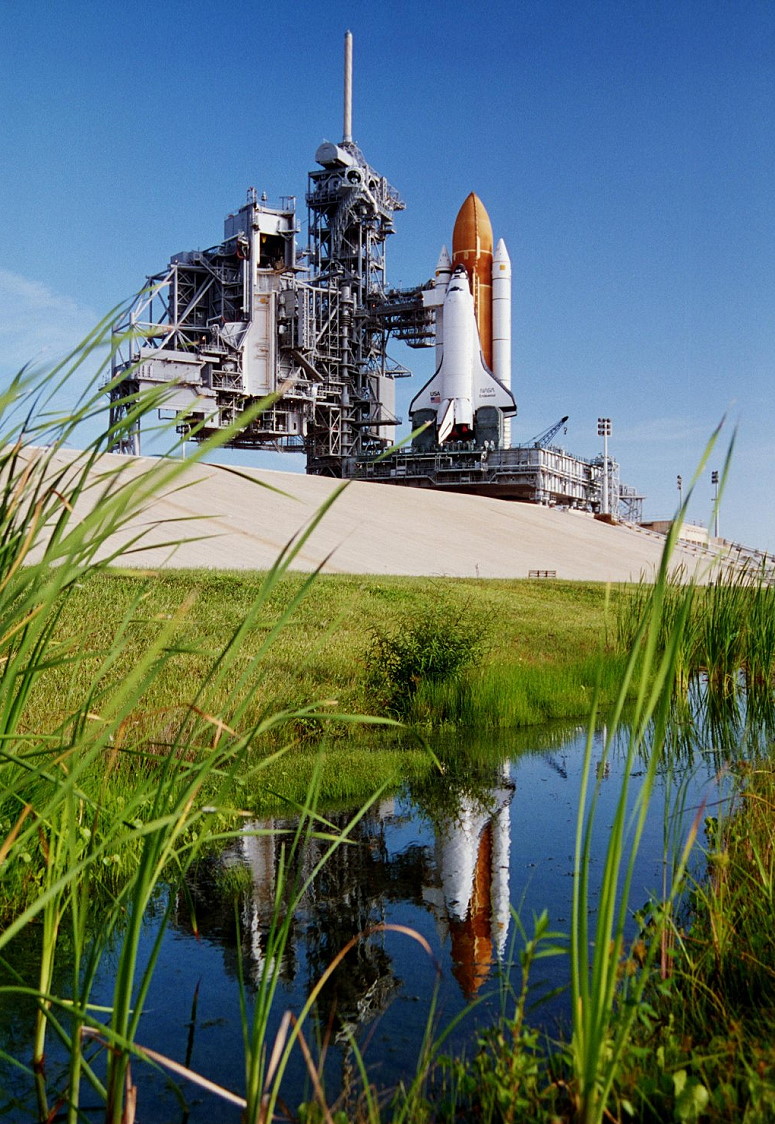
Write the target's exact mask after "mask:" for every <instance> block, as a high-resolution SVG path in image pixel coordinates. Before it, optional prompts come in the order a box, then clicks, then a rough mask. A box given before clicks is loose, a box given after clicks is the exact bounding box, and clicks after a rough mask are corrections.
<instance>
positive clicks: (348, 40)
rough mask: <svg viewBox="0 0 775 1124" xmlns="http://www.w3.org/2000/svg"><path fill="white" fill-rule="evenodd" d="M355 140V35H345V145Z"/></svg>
mask: <svg viewBox="0 0 775 1124" xmlns="http://www.w3.org/2000/svg"><path fill="white" fill-rule="evenodd" d="M352 139H353V33H352V32H351V31H345V33H344V135H343V136H342V143H343V144H351V143H352Z"/></svg>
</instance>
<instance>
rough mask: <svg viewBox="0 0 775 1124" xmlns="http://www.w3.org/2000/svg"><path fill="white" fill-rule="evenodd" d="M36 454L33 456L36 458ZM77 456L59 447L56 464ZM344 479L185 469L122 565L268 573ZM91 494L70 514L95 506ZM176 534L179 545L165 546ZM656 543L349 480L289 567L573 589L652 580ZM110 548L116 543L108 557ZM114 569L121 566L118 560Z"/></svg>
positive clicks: (696, 565) (126, 536) (150, 513)
mask: <svg viewBox="0 0 775 1124" xmlns="http://www.w3.org/2000/svg"><path fill="white" fill-rule="evenodd" d="M31 452H34V450H33V451H31ZM74 455H75V454H74V453H72V452H71V451H68V450H63V451H61V452H59V453H57V455H56V463H57V464H59V463H60V461H61V462H65V461H66V460H67V459H68V458H71V457H73V456H74ZM154 463H158V462H154V458H150V457H122V456H117V455H115V454H109V453H106V454H105V455H104V456H103V457H101V458H100V460H99V462H98V466H97V469H95V472H110V473H115V472H117V471H120V472H121V473H122V474H126V478H127V479H128V480H131V479H132V478H133V477H135V476H137V475H139V474H140V473H141V472H145V471H148V469H149V468H151V469H152V468H153V465H154ZM340 485H341V481H336V480H331V479H327V478H324V477H321V476H305V475H303V474H301V473H293V472H273V471H269V470H262V469H251V468H240V469H239V470H237V471H236V472H235V471H231V470H229V469H228V468H227V467H225V466H224V465H213V464H198V463H195V464H192V465H191V466H190V468H189V469H188V470H187V471H186V472H185V474H184V476H183V477H182V478H181V480H180V481H179V482H178V483H177V485H176V486H175V488H174V489H173V490H170V491H168V492H166V493H164V494H162V495H159V496H156V497H155V498H154V499H153V500H152V501H151V502H150V503H149V505H148V506H147V507H146V508H145V509H144V510H143V512H142V514H140V515H138V516H137V517H135V518H134V519H133V520H132V521H131V522H130V523H129V524H128V525H127V526H126V527H125V528H124V529H123V530H122V532H121V536H120V541H121V542H124V541H125V542H127V543H129V542H130V540H133V539H134V538H135V537H136V535H137V533H138V530H140V529H141V528H142V529H143V549H142V550H138V549H137V546H136V545H134V547H133V550H132V553H131V554H129V555H127V557H126V558H125V559H124V562H125V564H126V565H128V566H132V567H137V566H141V567H143V566H149V567H157V566H165V565H169V566H175V567H182V568H203V567H204V568H213V569H221V570H223V569H229V570H234V569H249V570H265V569H268V568H269V567H270V566H272V565H273V564H274V562H275V560H276V559H277V557H278V554H279V552H280V551H281V550H282V549H283V547H284V546H285V545H286V544H287V543H288V542H289V541H290V540H291V539H292V538H293V537H294V535H296V534H298V532H299V531H300V529H301V528H303V527H304V526H305V525H306V524H307V522H308V521H309V520H310V519H311V518H312V517H313V516H314V514H315V512H316V511H317V510H318V508H319V507H320V505H321V504H323V503H325V502H326V501H327V500H328V499H329V498H330V497H331V495H332V493H333V492H334V491H335V490H336V489H337V488H338V487H339V486H340ZM98 491H99V490H98V489H93V490H92V491H91V492H89V491H87V492H86V493H85V494H84V495H83V496H82V498H81V499H80V500H79V504H78V506H77V508H76V510H83V509H84V507H85V505H88V504H89V503H90V502H92V499H95V500H96V497H97V495H98ZM180 538H183V539H185V540H186V541H184V542H182V543H180V544H178V545H176V546H175V547H174V548H173V547H170V546H169V543H170V541H173V540H178V539H180ZM664 544H665V538H664V536H663V535H659V534H656V533H654V532H650V531H646V530H642V529H640V528H637V527H629V526H624V525H620V526H616V527H612V526H608V525H607V524H605V523H601V522H599V521H597V520H596V519H594V518H593V516H592V515H590V514H588V513H586V512H581V511H568V510H560V509H558V508H546V507H537V506H534V505H532V504H523V503H511V502H508V501H506V500H498V499H492V498H490V497H484V496H466V495H457V494H454V493H442V492H437V491H432V490H425V489H417V488H401V487H396V486H391V485H388V484H373V483H366V482H363V481H352V482H351V483H349V484H348V485H347V487H346V488H345V489H344V490H343V492H342V494H341V495H340V496H339V497H338V498H337V499H336V501H335V502H334V503H333V505H332V506H331V508H330V509H329V510H328V511H327V512H326V515H325V518H324V519H323V520H322V521H321V523H320V525H319V526H318V527H316V528H315V530H314V533H313V534H312V535H311V537H310V538H309V539H308V540H307V541H306V542H305V543H304V546H303V548H302V549H301V551H300V552H299V554H298V556H297V557H296V558H295V559H294V561H293V568H295V569H298V570H306V571H312V570H315V569H318V568H319V567H320V568H322V569H323V571H324V572H327V573H350V574H397V575H402V574H403V575H410V576H423V575H428V576H448V577H482V578H529V577H530V576H531V572H533V573H536V572H537V573H539V574H541V575H547V574H551V575H553V576H556V577H557V578H558V579H560V580H563V579H564V580H570V581H603V582H604V581H616V582H619V581H638V580H639V579H640V578H641V576H646V577H647V578H652V577H653V576H654V574H655V572H656V570H657V567H658V566H659V560H660V557H661V555H662V551H663V548H664ZM112 548H113V540H109V543H108V544H106V546H105V552H107V551H108V550H110V549H112ZM716 557H717V555H716V553H714V552H712V551H709V550H707V549H705V548H701V547H690V546H688V545H685V544H678V545H677V547H676V549H675V551H674V554H673V556H672V560H671V566H672V569H673V570H677V569H679V568H680V570H681V572H682V573H685V574H686V575H687V576H689V575H694V576H695V577H697V578H698V580H700V581H703V580H706V579H707V578H708V576H709V573H710V572H711V570H712V566H713V562H714V559H716ZM119 561H121V560H120V559H119Z"/></svg>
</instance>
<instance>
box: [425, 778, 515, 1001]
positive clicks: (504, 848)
mask: <svg viewBox="0 0 775 1124" xmlns="http://www.w3.org/2000/svg"><path fill="white" fill-rule="evenodd" d="M513 794H514V785H513V782H512V781H511V780H510V777H509V766H508V764H505V765H504V766H503V767H502V771H501V776H500V783H499V784H498V785H497V786H496V787H494V788H492V789H490V790H489V792H488V793H487V794H486V796H485V800H484V801H483V800H482V799H476V798H473V797H471V796H467V795H466V796H462V797H461V798H460V802H459V806H458V812H457V815H456V816H454V817H450V818H449V819H448V820H447V822H446V823H445V824H444V825H443V826H441V827H440V828H439V831H438V835H437V842H436V861H437V864H438V872H439V877H440V880H441V892H442V895H443V912H444V913H445V914H446V919H447V923H448V926H449V934H450V939H451V945H452V960H453V963H454V967H453V972H454V975H455V978H456V979H457V981H458V983H459V984H460V986H461V988H462V990H463V992H464V994H465V995H466V997H468V998H472V997H473V996H474V995H475V994H476V992H477V991H478V990H479V988H480V987H481V985H482V983H483V982H484V980H485V979H486V978H487V976H488V975H489V972H490V967H491V965H492V962H493V959H494V958H500V957H502V956H503V953H504V951H505V947H506V941H507V938H508V931H509V921H510V896H509V853H510V817H509V805H510V803H511V798H512V796H513ZM487 797H489V801H490V802H489V803H488V802H487ZM425 897H426V900H427V901H428V902H429V904H430V903H431V901H432V898H433V891H432V890H426V892H425ZM433 904H435V905H436V906H437V910H436V912H437V915H438V906H439V905H440V904H441V903H438V902H435V903H433Z"/></svg>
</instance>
